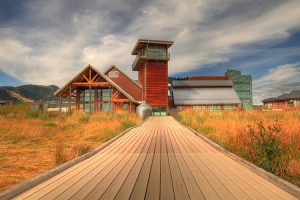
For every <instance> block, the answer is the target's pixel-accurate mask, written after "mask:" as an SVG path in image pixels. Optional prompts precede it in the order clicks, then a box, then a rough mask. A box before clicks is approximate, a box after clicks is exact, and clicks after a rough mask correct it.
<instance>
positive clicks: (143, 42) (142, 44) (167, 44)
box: [131, 39, 174, 55]
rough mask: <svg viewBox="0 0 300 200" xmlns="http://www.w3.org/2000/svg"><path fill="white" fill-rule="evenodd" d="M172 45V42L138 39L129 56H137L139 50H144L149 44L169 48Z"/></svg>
mask: <svg viewBox="0 0 300 200" xmlns="http://www.w3.org/2000/svg"><path fill="white" fill-rule="evenodd" d="M173 43H174V42H173V41H167V40H148V39H138V41H137V42H136V43H135V45H134V47H133V49H132V51H131V55H137V54H138V52H139V51H140V50H141V49H144V48H145V47H146V46H147V45H149V44H156V45H161V46H165V47H167V48H169V47H170V46H172V45H173Z"/></svg>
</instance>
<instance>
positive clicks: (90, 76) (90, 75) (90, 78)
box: [89, 68, 92, 81]
mask: <svg viewBox="0 0 300 200" xmlns="http://www.w3.org/2000/svg"><path fill="white" fill-rule="evenodd" d="M91 80H92V69H91V68H90V69H89V81H91Z"/></svg>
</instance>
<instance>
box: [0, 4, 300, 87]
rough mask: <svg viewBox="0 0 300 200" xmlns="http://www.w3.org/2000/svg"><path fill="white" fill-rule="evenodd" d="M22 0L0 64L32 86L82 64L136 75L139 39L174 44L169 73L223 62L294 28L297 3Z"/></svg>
mask: <svg viewBox="0 0 300 200" xmlns="http://www.w3.org/2000/svg"><path fill="white" fill-rule="evenodd" d="M28 2H29V3H28V4H27V6H26V8H27V10H26V12H25V14H24V16H23V17H24V19H23V21H21V23H16V24H17V25H16V24H11V25H10V26H0V33H1V35H0V45H1V49H0V69H2V70H3V71H5V72H6V73H8V74H10V75H12V76H14V77H16V78H18V79H20V80H22V81H25V82H28V83H33V84H57V85H61V84H62V83H63V82H64V81H66V80H67V78H68V77H70V76H72V75H73V74H75V73H76V72H77V71H78V70H80V69H81V68H82V67H84V66H86V65H87V64H88V63H89V64H92V65H93V66H95V67H96V68H98V69H99V70H100V71H103V70H105V68H107V66H109V65H112V64H115V65H117V66H119V67H120V68H121V69H123V70H124V71H125V72H126V73H128V74H130V75H132V76H135V74H134V73H133V72H132V71H131V64H132V62H133V59H134V57H133V56H131V55H130V52H131V49H132V47H133V46H134V43H135V41H136V39H137V38H139V37H146V38H150V39H151V38H153V39H168V40H174V41H175V44H174V46H173V47H171V49H170V51H171V60H170V64H169V66H170V67H169V71H170V73H171V74H172V73H175V72H183V71H188V70H192V69H195V68H199V67H200V66H202V65H205V64H217V63H220V62H225V61H228V60H230V59H231V58H232V57H234V56H235V55H236V54H237V52H240V50H243V51H246V49H247V48H246V46H245V45H249V44H251V45H252V44H257V43H259V44H264V43H269V42H270V41H280V40H284V39H286V38H287V37H289V36H290V31H293V30H295V29H299V26H300V24H299V17H300V16H299V13H300V1H298V0H287V1H277V0H274V1H272V2H270V1H269V2H267V1H264V0H261V1H256V2H253V1H252V0H226V1H218V0H201V1H199V0H193V1H181V0H171V1H163V0H156V1H151V3H149V2H146V1H145V2H140V1H135V0H126V1H101V0H99V1H98V0H89V1H84V2H82V1H80V3H77V2H76V1H66V0H54V1H36V0H32V1H28ZM287 11H288V12H287ZM0 23H1V22H0ZM18 24H19V25H18ZM20 24H21V25H20ZM5 49H6V50H5ZM254 51H255V50H254Z"/></svg>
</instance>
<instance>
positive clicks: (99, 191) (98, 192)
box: [76, 130, 151, 199]
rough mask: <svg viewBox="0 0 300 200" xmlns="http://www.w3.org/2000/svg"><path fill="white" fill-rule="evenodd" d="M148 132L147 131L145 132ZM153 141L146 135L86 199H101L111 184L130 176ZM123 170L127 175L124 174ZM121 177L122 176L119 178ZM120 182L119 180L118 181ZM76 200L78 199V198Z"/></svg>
mask: <svg viewBox="0 0 300 200" xmlns="http://www.w3.org/2000/svg"><path fill="white" fill-rule="evenodd" d="M143 131H146V130H143ZM150 141H151V140H149V134H144V138H143V140H141V141H140V142H139V144H137V145H136V148H133V149H132V151H131V152H130V153H128V154H126V155H124V158H123V159H122V161H121V162H119V163H118V164H117V165H116V166H115V167H114V168H113V170H111V171H110V172H109V173H108V174H105V178H104V179H103V180H102V181H101V182H99V183H98V184H97V185H96V187H94V189H93V190H92V191H91V192H89V194H88V196H86V197H85V198H86V199H99V198H100V197H101V196H102V195H103V194H104V192H105V191H106V190H107V188H108V187H109V186H110V184H112V183H113V181H114V180H115V179H116V178H117V177H118V178H121V179H123V177H122V175H124V174H125V177H126V175H127V174H128V171H129V170H130V169H131V168H132V166H133V165H134V163H135V162H136V160H137V158H138V157H139V154H140V153H141V152H142V150H143V149H144V147H145V144H146V145H147V143H149V142H150ZM122 170H123V171H124V172H125V173H122ZM119 175H120V176H119ZM117 181H118V180H117ZM90 187H91V186H90V185H89V186H87V188H90ZM76 199H78V198H77V197H76Z"/></svg>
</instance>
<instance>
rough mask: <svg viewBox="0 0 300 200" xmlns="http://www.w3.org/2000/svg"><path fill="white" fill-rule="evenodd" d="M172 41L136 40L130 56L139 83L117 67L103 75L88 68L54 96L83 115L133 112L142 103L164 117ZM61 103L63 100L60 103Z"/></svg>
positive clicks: (166, 107)
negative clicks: (120, 111) (83, 113)
mask: <svg viewBox="0 0 300 200" xmlns="http://www.w3.org/2000/svg"><path fill="white" fill-rule="evenodd" d="M172 44H173V42H172V41H160V40H144V39H139V40H138V41H137V43H136V44H135V46H134V48H133V50H132V53H131V54H132V55H135V56H136V58H135V60H134V62H133V64H132V69H133V70H134V71H138V79H139V81H134V80H132V79H131V78H129V77H128V76H127V75H126V74H125V73H123V72H122V71H121V70H120V69H119V68H117V67H116V66H112V67H110V68H109V69H108V70H107V71H106V72H105V73H104V74H102V73H100V72H99V71H98V70H96V69H95V68H94V67H93V66H91V65H87V66H86V67H85V68H83V69H82V70H81V71H80V72H78V73H77V74H76V75H75V76H74V77H73V78H71V80H69V81H68V82H67V83H66V84H64V85H63V86H62V87H61V88H59V89H58V90H57V91H56V92H55V93H54V95H55V96H57V97H60V99H62V98H66V99H68V102H69V110H71V106H72V102H75V107H76V109H79V110H83V111H86V112H90V113H92V112H97V111H115V110H119V109H125V110H130V111H135V110H136V107H137V106H138V105H139V104H141V103H142V102H146V103H147V104H149V105H150V106H151V107H152V110H153V112H155V113H156V114H162V115H166V114H167V110H168V61H169V58H170V56H169V53H168V48H169V47H170V46H171V45H172ZM61 101H62V100H61Z"/></svg>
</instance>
